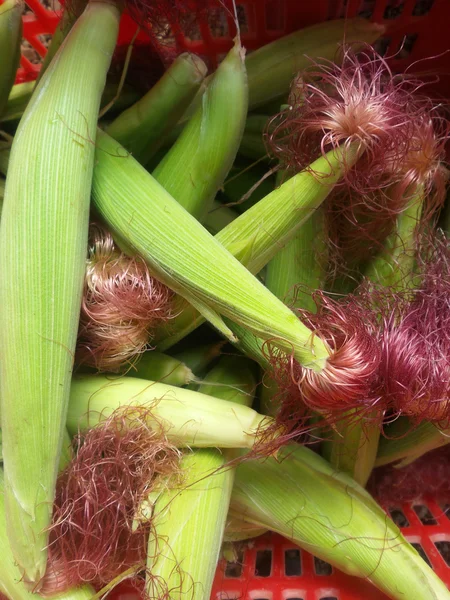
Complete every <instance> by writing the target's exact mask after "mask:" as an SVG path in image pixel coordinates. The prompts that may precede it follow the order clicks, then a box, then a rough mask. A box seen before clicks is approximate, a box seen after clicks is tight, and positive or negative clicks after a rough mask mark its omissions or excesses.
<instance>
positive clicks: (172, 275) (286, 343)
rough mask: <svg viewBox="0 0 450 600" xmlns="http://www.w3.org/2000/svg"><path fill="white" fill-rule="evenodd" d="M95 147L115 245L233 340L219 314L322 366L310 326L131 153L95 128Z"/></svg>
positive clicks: (99, 197) (97, 193)
mask: <svg viewBox="0 0 450 600" xmlns="http://www.w3.org/2000/svg"><path fill="white" fill-rule="evenodd" d="M96 150H97V159H98V160H97V166H96V169H95V171H94V179H93V190H92V192H93V200H94V204H95V207H96V209H97V211H98V212H99V213H100V215H101V216H102V218H103V219H104V220H105V221H106V223H107V225H108V227H109V229H110V230H111V231H112V232H113V235H115V237H116V238H117V239H118V242H119V245H120V240H121V239H123V240H125V243H126V245H127V246H130V247H132V249H133V251H136V252H137V253H138V254H140V255H141V256H142V257H143V258H144V260H145V261H146V262H147V265H148V266H149V269H150V271H151V272H152V274H154V275H155V276H156V277H157V278H158V279H159V280H161V281H162V282H164V283H165V284H167V285H168V286H169V287H170V288H172V289H173V290H174V291H176V292H177V293H179V294H180V295H181V296H183V297H184V298H186V300H188V301H189V302H190V303H191V304H192V305H193V306H195V307H196V308H197V309H198V310H199V311H200V312H201V313H202V314H203V315H204V316H205V317H206V318H207V319H208V321H210V323H212V324H213V325H214V326H215V327H216V328H217V329H218V330H219V331H221V333H222V334H223V335H225V336H226V337H227V338H228V339H230V340H232V341H235V337H234V335H233V334H232V333H231V330H230V328H229V327H227V326H226V325H225V323H224V321H223V318H222V316H227V317H229V319H230V320H233V321H234V322H239V324H241V325H242V326H243V327H245V328H247V329H249V330H250V331H252V332H253V333H255V335H257V336H259V337H261V338H262V339H271V340H273V341H274V344H276V345H277V346H279V347H281V348H284V349H288V350H289V352H293V354H294V356H295V357H296V359H297V360H298V361H299V362H300V363H301V364H303V365H305V366H306V367H309V368H313V369H315V370H318V371H320V370H321V369H322V368H323V365H324V364H325V361H326V359H327V357H328V351H327V348H326V347H325V345H324V343H323V342H322V341H321V340H319V339H318V338H314V340H311V332H310V331H309V329H308V328H307V327H305V326H304V325H303V324H302V323H301V322H300V321H299V320H298V319H297V317H296V316H295V315H294V314H293V313H292V312H291V311H290V310H289V309H288V308H286V307H285V306H284V305H283V303H282V302H280V301H279V300H278V299H276V298H275V297H274V296H273V295H272V294H271V293H270V292H269V291H268V290H267V289H266V288H265V287H264V286H263V285H262V284H261V283H260V282H258V280H257V279H256V278H255V277H253V276H252V275H251V274H250V273H249V272H248V270H247V269H245V267H243V266H242V265H240V264H239V262H238V261H237V260H235V259H233V257H232V256H231V255H230V254H229V252H227V251H226V250H225V249H224V248H223V246H222V245H221V244H220V243H219V241H218V240H217V239H216V238H213V237H212V236H211V235H210V234H209V233H208V232H207V231H206V230H205V229H204V228H203V227H202V226H201V225H200V224H199V223H198V221H196V220H195V219H194V218H193V217H191V216H190V215H189V214H188V213H187V212H186V211H185V210H184V209H183V208H182V207H181V206H180V205H179V204H178V203H177V202H176V201H175V200H174V199H173V198H171V196H170V195H169V194H168V193H167V192H166V191H165V190H164V188H162V187H161V186H160V185H159V184H158V182H157V181H156V180H155V179H153V178H152V176H151V175H149V174H148V173H147V172H146V171H145V169H144V168H143V167H142V166H141V165H139V163H138V162H137V161H135V160H134V159H133V157H132V156H130V155H127V154H126V152H125V150H124V149H121V147H120V146H119V145H118V143H117V142H115V141H114V140H112V139H111V138H110V137H109V136H107V135H106V134H105V133H103V132H100V131H99V132H98V135H97V148H96ZM333 177H334V176H333ZM314 182H315V185H316V186H317V185H319V186H320V189H319V194H320V196H321V197H322V198H323V197H324V196H326V195H327V193H328V191H329V186H325V185H323V184H322V183H318V182H317V180H316V179H314ZM287 183H289V182H287ZM285 185H286V184H285ZM283 187H284V186H283ZM280 189H282V188H280ZM316 190H317V187H316ZM316 195H317V191H316ZM287 200H289V199H287ZM311 210H312V209H311ZM297 212H298V211H297ZM130 215H136V218H132V217H130ZM137 215H139V217H138V218H137ZM243 217H245V215H242V216H241V217H240V218H243ZM235 222H236V221H234V222H233V223H232V225H233V224H234V223H235ZM224 231H225V230H224ZM219 235H221V234H219ZM272 245H273V244H272ZM268 254H269V253H268V252H266V255H268ZM160 349H161V348H160Z"/></svg>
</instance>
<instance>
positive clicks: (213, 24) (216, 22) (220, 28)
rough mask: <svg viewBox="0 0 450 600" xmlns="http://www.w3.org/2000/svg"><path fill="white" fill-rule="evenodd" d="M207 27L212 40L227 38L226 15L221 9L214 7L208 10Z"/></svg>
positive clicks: (228, 33)
mask: <svg viewBox="0 0 450 600" xmlns="http://www.w3.org/2000/svg"><path fill="white" fill-rule="evenodd" d="M208 25H209V28H210V30H211V34H212V36H213V37H214V38H226V37H229V35H230V32H229V30H228V21H227V15H226V13H225V11H224V9H223V7H219V6H215V7H213V8H210V9H209V11H208Z"/></svg>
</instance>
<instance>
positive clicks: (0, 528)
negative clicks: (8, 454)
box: [0, 469, 95, 600]
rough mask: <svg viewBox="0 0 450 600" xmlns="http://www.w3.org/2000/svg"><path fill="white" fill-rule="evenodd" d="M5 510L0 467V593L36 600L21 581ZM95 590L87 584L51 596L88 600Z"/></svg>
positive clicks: (17, 599) (60, 599) (12, 598)
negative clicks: (9, 537) (7, 533)
mask: <svg viewBox="0 0 450 600" xmlns="http://www.w3.org/2000/svg"><path fill="white" fill-rule="evenodd" d="M6 519H7V517H6V511H5V502H4V481H3V470H2V469H0V553H1V557H2V559H1V561H0V593H1V594H4V595H5V596H6V597H7V598H9V600H36V598H39V596H38V595H37V594H36V593H33V592H31V591H29V590H28V588H27V587H26V585H25V584H24V583H23V581H22V574H21V572H20V569H19V568H18V566H17V565H16V563H15V560H14V557H13V555H12V553H11V547H10V545H9V540H8V536H7V535H6ZM94 594H95V590H94V589H93V588H91V586H89V585H84V586H83V587H79V588H73V589H70V590H67V591H66V592H64V593H61V594H57V595H54V596H52V598H53V599H54V600H90V599H91V598H92V596H93V595H94Z"/></svg>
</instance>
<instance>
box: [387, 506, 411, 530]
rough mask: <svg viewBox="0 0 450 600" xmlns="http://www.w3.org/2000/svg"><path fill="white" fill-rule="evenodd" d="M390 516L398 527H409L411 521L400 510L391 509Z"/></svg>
mask: <svg viewBox="0 0 450 600" xmlns="http://www.w3.org/2000/svg"><path fill="white" fill-rule="evenodd" d="M389 514H390V515H391V519H392V520H393V521H394V523H395V524H396V525H397V527H409V521H408V519H407V518H406V515H405V514H404V513H403V511H401V510H400V509H399V508H390V509H389Z"/></svg>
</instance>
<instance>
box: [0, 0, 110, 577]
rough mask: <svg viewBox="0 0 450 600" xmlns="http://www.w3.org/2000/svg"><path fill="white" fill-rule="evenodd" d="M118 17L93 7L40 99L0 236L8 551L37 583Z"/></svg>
mask: <svg viewBox="0 0 450 600" xmlns="http://www.w3.org/2000/svg"><path fill="white" fill-rule="evenodd" d="M119 17H120V15H119V11H118V10H117V8H116V7H115V6H113V5H111V4H108V3H105V2H91V3H90V4H89V6H88V8H87V9H86V11H85V13H84V14H83V16H82V17H81V18H80V19H79V21H78V22H77V25H76V26H75V27H74V28H73V29H72V31H71V34H70V35H69V36H68V37H67V38H66V42H65V43H64V45H63V46H62V47H61V50H60V52H59V53H58V54H57V55H56V56H55V58H54V60H53V61H52V63H51V65H50V66H49V68H48V69H47V72H46V73H45V75H44V77H43V78H42V80H41V83H40V84H39V85H38V87H37V88H36V92H35V93H34V94H33V98H32V100H31V101H30V103H29V105H28V107H27V109H26V111H25V114H24V116H23V118H22V120H21V123H20V126H19V129H18V131H17V134H16V136H15V139H14V143H13V147H12V151H11V157H10V162H9V167H8V177H7V181H6V191H5V199H4V206H3V212H2V220H1V235H0V238H1V239H0V265H1V272H2V277H1V284H0V298H1V305H2V312H1V314H2V316H1V317H0V319H1V322H0V336H1V337H0V339H1V347H2V360H1V361H0V362H1V365H0V368H1V377H0V379H1V388H0V390H1V402H2V404H1V412H2V429H3V453H4V458H5V503H6V510H7V514H8V519H7V523H8V534H9V537H10V542H11V546H12V551H13V554H14V556H15V559H16V561H17V562H18V564H19V565H20V567H21V569H22V570H23V572H24V575H25V578H26V580H27V581H30V582H37V581H39V580H40V579H41V577H42V576H43V575H44V572H45V566H46V561H47V550H46V547H47V541H48V532H47V526H48V525H49V524H50V519H51V511H52V502H53V496H54V488H55V482H56V475H57V467H58V462H59V454H60V451H61V443H62V436H63V431H64V423H65V418H66V410H67V403H68V400H69V390H70V378H71V372H72V363H73V355H74V351H75V344H76V338H77V329H78V318H79V313H80V305H81V296H82V290H83V283H84V274H85V264H86V247H87V233H88V223H89V199H90V188H91V177H92V170H93V166H94V144H93V143H92V139H93V136H94V135H95V131H96V122H97V118H98V109H99V104H100V98H101V93H102V90H103V86H104V84H105V78H106V73H107V70H108V68H109V64H110V60H111V57H112V53H113V51H114V46H115V42H116V36H117V31H118V23H119ZM11 249H14V251H11ZM25 348H26V349H27V352H26V353H25V355H24V349H25ZM18 399H20V401H18ZM30 414H33V419H30Z"/></svg>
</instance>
